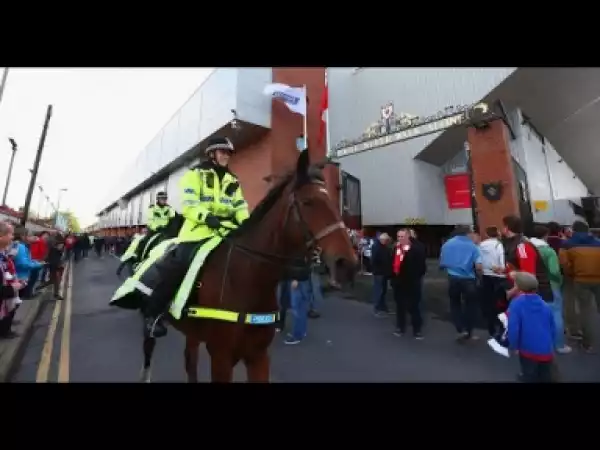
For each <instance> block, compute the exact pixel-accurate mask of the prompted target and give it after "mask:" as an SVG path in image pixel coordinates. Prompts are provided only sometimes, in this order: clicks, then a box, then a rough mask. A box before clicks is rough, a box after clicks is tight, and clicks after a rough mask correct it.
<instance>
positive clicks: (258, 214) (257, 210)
mask: <svg viewBox="0 0 600 450" xmlns="http://www.w3.org/2000/svg"><path fill="white" fill-rule="evenodd" d="M293 177H294V172H290V173H287V174H286V175H285V176H284V177H283V178H282V179H280V180H279V181H278V182H277V183H276V184H275V185H274V186H273V187H272V188H271V189H269V192H267V195H265V196H264V198H263V199H262V200H261V201H260V202H259V203H258V205H256V206H255V207H254V209H253V210H252V213H251V214H250V217H248V219H246V220H245V221H244V223H242V224H241V225H240V226H239V227H238V228H237V229H235V230H234V231H232V232H231V233H229V236H230V237H237V236H240V235H241V234H244V233H246V232H248V231H249V230H250V229H252V228H254V227H255V226H256V225H257V224H258V223H260V222H262V220H263V219H264V217H265V215H266V214H267V213H268V212H269V211H270V210H271V208H273V206H274V205H275V203H276V202H277V200H279V198H280V197H281V194H283V191H284V190H285V188H286V187H287V185H288V184H289V183H290V181H291V180H292V178H293Z"/></svg>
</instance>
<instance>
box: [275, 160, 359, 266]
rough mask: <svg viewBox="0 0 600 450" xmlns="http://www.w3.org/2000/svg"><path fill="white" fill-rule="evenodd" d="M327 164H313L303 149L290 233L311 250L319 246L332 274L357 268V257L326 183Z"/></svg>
mask: <svg viewBox="0 0 600 450" xmlns="http://www.w3.org/2000/svg"><path fill="white" fill-rule="evenodd" d="M325 164H327V162H324V163H321V164H315V165H311V164H310V160H309V154H308V150H305V151H303V152H302V153H300V156H299V157H298V162H297V164H296V170H295V174H294V176H293V178H292V180H291V191H290V199H291V201H290V211H289V214H288V216H287V219H286V220H287V221H291V223H289V224H288V227H289V229H288V230H287V233H290V234H291V236H290V237H291V238H292V239H294V240H295V241H296V242H299V243H301V245H305V246H306V248H307V249H308V250H310V249H313V248H316V247H319V248H320V249H321V251H322V252H321V255H322V258H323V261H325V263H326V264H327V265H328V266H329V269H330V271H331V273H332V274H336V275H340V274H349V273H350V271H352V272H354V271H355V270H356V269H357V268H358V260H357V257H356V254H355V252H354V249H353V247H352V242H351V241H350V238H349V237H348V233H347V231H346V227H345V226H344V222H343V221H342V218H341V216H340V213H339V211H338V205H337V204H335V203H334V201H333V199H332V198H331V196H330V195H329V192H328V191H327V189H326V187H325V182H324V179H323V174H322V169H323V167H324V166H325ZM340 269H344V270H340Z"/></svg>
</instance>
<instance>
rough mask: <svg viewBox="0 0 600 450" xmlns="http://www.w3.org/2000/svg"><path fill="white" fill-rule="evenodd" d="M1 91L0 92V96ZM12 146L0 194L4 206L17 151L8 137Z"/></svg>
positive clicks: (15, 145)
mask: <svg viewBox="0 0 600 450" xmlns="http://www.w3.org/2000/svg"><path fill="white" fill-rule="evenodd" d="M1 95H2V93H1V92H0V96H1ZM8 140H9V142H10V146H11V147H12V155H10V163H9V164H8V173H7V174H6V184H5V185H4V195H3V196H2V204H3V205H5V206H6V197H7V196H8V186H10V177H11V175H12V169H13V164H14V163H15V154H16V153H17V143H16V141H15V140H14V139H13V138H8Z"/></svg>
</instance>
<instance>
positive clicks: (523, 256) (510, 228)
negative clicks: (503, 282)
mask: <svg viewBox="0 0 600 450" xmlns="http://www.w3.org/2000/svg"><path fill="white" fill-rule="evenodd" d="M502 224H503V225H504V229H503V231H502V234H503V235H504V238H505V239H504V242H503V244H504V252H505V261H506V268H505V269H504V272H505V273H506V274H507V278H508V279H509V280H511V281H514V272H517V271H518V272H527V273H530V274H532V275H534V276H535V277H536V278H537V280H538V284H539V286H538V293H539V294H540V296H541V297H542V298H543V299H544V301H545V302H547V303H551V302H552V301H553V300H554V295H553V294H552V287H551V286H550V280H549V278H548V271H547V269H546V266H544V263H543V262H542V258H541V256H540V254H539V253H538V250H537V249H536V248H535V246H534V245H533V244H532V243H531V242H529V240H528V239H526V238H525V237H524V236H523V222H522V221H521V219H520V218H519V217H517V216H506V217H504V218H503V219H502ZM498 271H500V272H502V269H501V268H498ZM517 292H518V289H517V287H516V286H514V285H513V287H512V288H511V289H509V290H508V292H507V293H506V294H507V298H508V299H511V298H513V297H514V296H515V295H516V294H517Z"/></svg>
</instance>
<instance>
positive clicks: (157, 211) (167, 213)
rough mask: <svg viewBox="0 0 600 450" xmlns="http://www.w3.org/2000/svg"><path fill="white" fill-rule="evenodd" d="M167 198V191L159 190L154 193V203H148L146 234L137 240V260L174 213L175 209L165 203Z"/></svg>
mask: <svg viewBox="0 0 600 450" xmlns="http://www.w3.org/2000/svg"><path fill="white" fill-rule="evenodd" d="M167 200H168V198H167V193H166V192H163V191H160V192H159V193H158V194H156V204H155V205H150V207H149V208H148V220H147V221H146V222H147V223H146V228H147V229H148V232H147V233H146V236H144V237H143V239H142V240H141V241H139V243H138V244H137V248H136V251H135V257H136V259H137V260H138V261H139V260H140V259H141V257H142V255H143V252H144V249H145V248H146V245H147V244H148V242H149V241H150V239H152V237H153V236H156V235H157V234H158V233H161V232H163V231H164V230H165V228H166V227H167V225H168V224H169V221H170V220H171V219H172V218H173V217H175V215H176V213H175V210H174V209H173V208H172V207H171V206H169V204H167Z"/></svg>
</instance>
